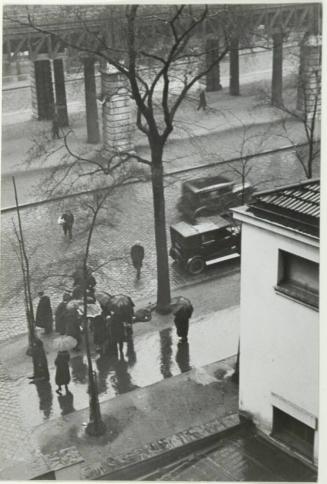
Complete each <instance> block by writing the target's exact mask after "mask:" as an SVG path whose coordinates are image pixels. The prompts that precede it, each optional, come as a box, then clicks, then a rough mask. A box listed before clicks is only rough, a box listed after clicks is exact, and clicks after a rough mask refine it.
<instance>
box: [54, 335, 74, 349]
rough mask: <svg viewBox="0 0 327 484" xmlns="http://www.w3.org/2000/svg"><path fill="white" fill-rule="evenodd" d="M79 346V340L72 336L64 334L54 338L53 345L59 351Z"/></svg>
mask: <svg viewBox="0 0 327 484" xmlns="http://www.w3.org/2000/svg"><path fill="white" fill-rule="evenodd" d="M75 346H77V341H76V339H75V338H73V337H72V336H66V335H62V336H59V337H58V338H56V339H54V340H53V347H54V349H55V350H57V351H69V350H72V349H73V348H75Z"/></svg>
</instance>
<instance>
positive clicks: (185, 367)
mask: <svg viewBox="0 0 327 484" xmlns="http://www.w3.org/2000/svg"><path fill="white" fill-rule="evenodd" d="M176 363H177V365H178V366H179V369H180V370H181V373H185V371H189V370H191V368H192V367H191V366H190V347H189V344H188V343H187V342H185V343H182V342H179V343H178V345H177V353H176Z"/></svg>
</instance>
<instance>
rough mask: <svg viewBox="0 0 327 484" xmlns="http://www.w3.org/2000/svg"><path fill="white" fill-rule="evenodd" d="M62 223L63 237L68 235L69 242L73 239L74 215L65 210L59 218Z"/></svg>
mask: <svg viewBox="0 0 327 484" xmlns="http://www.w3.org/2000/svg"><path fill="white" fill-rule="evenodd" d="M61 218H62V220H63V221H64V223H63V224H62V229H63V231H64V234H65V236H66V235H67V234H68V237H69V240H72V238H73V225H74V215H73V214H72V212H71V211H70V210H66V212H65V213H63V214H62V216H61Z"/></svg>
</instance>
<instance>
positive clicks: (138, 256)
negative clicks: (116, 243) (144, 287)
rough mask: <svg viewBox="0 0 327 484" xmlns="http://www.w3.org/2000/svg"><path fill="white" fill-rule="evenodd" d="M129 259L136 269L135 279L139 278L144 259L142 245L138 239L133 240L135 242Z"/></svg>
mask: <svg viewBox="0 0 327 484" xmlns="http://www.w3.org/2000/svg"><path fill="white" fill-rule="evenodd" d="M131 259H132V263H133V266H134V267H135V269H136V277H137V279H139V278H140V276H141V268H142V265H143V259H144V247H143V246H142V245H141V243H140V242H139V241H137V242H135V244H134V245H133V246H132V248H131Z"/></svg>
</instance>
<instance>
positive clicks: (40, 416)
mask: <svg viewBox="0 0 327 484" xmlns="http://www.w3.org/2000/svg"><path fill="white" fill-rule="evenodd" d="M161 318H162V319H163V320H166V321H161V322H160V325H161V327H162V326H164V328H163V329H161V330H160V327H159V328H158V330H156V328H153V327H151V326H152V325H154V323H153V322H149V323H137V324H136V325H135V326H134V336H133V337H132V338H131V339H130V340H129V341H128V342H127V343H125V347H124V355H123V357H116V356H114V355H112V354H110V353H109V354H106V355H103V356H101V355H99V354H97V353H96V352H95V349H94V347H93V350H92V360H93V365H94V369H95V370H96V371H97V374H98V388H99V400H100V402H101V401H105V400H107V399H111V398H114V397H115V396H116V395H119V394H123V393H126V392H129V391H131V390H134V389H136V388H138V387H145V386H148V385H151V384H153V383H156V382H158V381H160V380H162V379H165V378H169V377H171V376H175V375H178V374H180V373H183V372H186V371H188V370H190V369H191V368H199V367H202V366H204V365H207V364H209V363H213V362H215V361H219V360H222V359H225V358H227V357H230V356H232V355H235V354H236V352H237V345H238V333H239V329H238V324H239V323H238V308H237V307H236V308H235V307H234V308H228V309H225V310H222V311H219V312H218V313H214V314H213V315H211V317H210V316H209V317H208V316H207V317H206V318H205V319H204V318H201V319H197V320H195V321H194V322H191V324H190V331H189V342H188V343H184V344H179V339H178V337H177V335H176V330H175V327H172V326H171V322H172V318H171V316H170V317H169V316H168V317H167V316H166V317H161ZM168 323H169V326H167V324H168ZM145 326H147V328H146V327H145ZM165 326H166V327H165ZM54 337H55V336H54ZM51 340H53V337H51ZM45 345H46V349H47V353H48V364H49V370H50V383H48V382H41V383H39V384H37V385H34V384H30V383H29V380H28V379H27V378H26V376H27V375H28V373H26V372H25V375H24V376H21V377H20V378H17V380H16V382H15V385H16V391H17V394H18V397H19V401H20V404H21V408H22V409H23V412H24V415H23V416H22V417H23V419H24V423H25V425H26V426H27V427H30V428H33V427H35V426H36V425H38V424H41V423H42V422H43V421H45V420H47V419H51V418H55V417H59V416H61V415H66V414H68V413H70V412H73V411H74V410H80V409H83V408H85V407H87V406H88V404H89V401H88V393H87V387H88V374H87V364H86V363H87V361H86V355H85V350H83V351H82V352H79V353H77V354H76V353H74V352H73V351H72V352H71V360H70V370H71V378H72V379H71V383H70V384H69V393H68V394H65V392H64V391H63V394H62V395H58V394H57V393H56V392H55V390H56V388H57V387H56V385H55V382H54V380H55V367H54V363H53V362H54V359H55V356H56V354H55V352H53V350H52V341H46V340H45Z"/></svg>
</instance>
